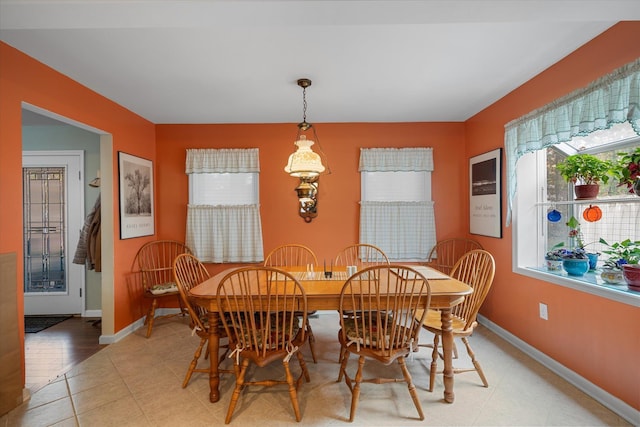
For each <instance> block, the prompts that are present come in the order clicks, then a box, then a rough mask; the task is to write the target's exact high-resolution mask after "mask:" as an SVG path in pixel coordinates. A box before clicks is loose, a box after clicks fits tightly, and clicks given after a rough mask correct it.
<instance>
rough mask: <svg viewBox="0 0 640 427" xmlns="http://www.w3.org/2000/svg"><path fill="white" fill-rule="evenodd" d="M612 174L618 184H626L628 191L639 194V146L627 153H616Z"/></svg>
mask: <svg viewBox="0 0 640 427" xmlns="http://www.w3.org/2000/svg"><path fill="white" fill-rule="evenodd" d="M617 155H618V159H617V160H616V162H615V163H614V165H613V166H614V167H613V176H614V177H615V178H616V179H617V180H618V182H619V184H618V186H621V185H626V186H627V189H628V190H629V193H631V194H635V195H637V196H640V147H636V148H635V150H634V151H631V152H629V153H624V152H622V153H617Z"/></svg>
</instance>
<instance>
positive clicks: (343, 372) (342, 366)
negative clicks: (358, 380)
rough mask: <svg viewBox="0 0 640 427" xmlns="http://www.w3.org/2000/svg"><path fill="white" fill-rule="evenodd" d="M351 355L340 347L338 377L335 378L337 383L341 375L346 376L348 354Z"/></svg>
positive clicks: (340, 379)
mask: <svg viewBox="0 0 640 427" xmlns="http://www.w3.org/2000/svg"><path fill="white" fill-rule="evenodd" d="M350 355H351V353H350V352H349V351H348V350H347V349H346V348H344V347H342V346H341V347H340V357H341V361H340V370H339V371H338V379H337V380H336V382H337V383H339V382H341V381H342V377H343V376H345V377H346V376H347V372H346V369H347V363H348V362H349V356H350Z"/></svg>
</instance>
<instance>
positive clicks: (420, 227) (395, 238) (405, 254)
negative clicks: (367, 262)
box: [359, 148, 436, 261]
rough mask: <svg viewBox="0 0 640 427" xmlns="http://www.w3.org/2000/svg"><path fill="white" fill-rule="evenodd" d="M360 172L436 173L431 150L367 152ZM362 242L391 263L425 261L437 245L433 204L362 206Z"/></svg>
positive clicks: (362, 152)
mask: <svg viewBox="0 0 640 427" xmlns="http://www.w3.org/2000/svg"><path fill="white" fill-rule="evenodd" d="M359 171H360V172H397V171H427V172H432V171H433V149H431V148H369V149H366V148H363V149H361V150H360V167H359ZM360 242H361V243H369V244H373V245H376V246H378V247H379V248H381V249H382V250H383V251H384V252H385V253H386V254H387V256H388V257H389V259H391V260H405V261H408V260H424V259H426V258H427V256H428V254H429V251H430V250H431V248H432V247H433V246H434V245H435V242H436V230H435V215H434V209H433V201H427V202H410V201H384V202H381V201H367V200H362V201H361V202H360Z"/></svg>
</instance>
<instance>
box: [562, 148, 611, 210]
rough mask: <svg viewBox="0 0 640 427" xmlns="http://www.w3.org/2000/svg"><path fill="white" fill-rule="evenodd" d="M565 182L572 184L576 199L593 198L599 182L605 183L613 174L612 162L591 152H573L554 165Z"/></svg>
mask: <svg viewBox="0 0 640 427" xmlns="http://www.w3.org/2000/svg"><path fill="white" fill-rule="evenodd" d="M556 169H557V170H558V172H560V175H562V177H563V178H564V179H565V181H567V182H571V183H573V184H574V192H575V194H576V199H577V200H585V199H595V198H596V197H597V196H598V192H599V191H600V183H603V184H606V183H607V182H608V181H609V177H610V176H611V175H612V174H613V164H612V163H611V162H609V161H608V160H601V159H599V158H597V157H596V156H593V155H591V154H574V155H571V156H569V157H567V158H566V159H564V161H562V162H559V163H558V164H557V165H556Z"/></svg>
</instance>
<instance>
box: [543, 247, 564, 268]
mask: <svg viewBox="0 0 640 427" xmlns="http://www.w3.org/2000/svg"><path fill="white" fill-rule="evenodd" d="M565 252H566V250H565V249H552V250H550V251H549V252H547V253H546V254H545V255H544V259H545V263H546V267H547V270H549V271H562V260H563V259H564V254H565Z"/></svg>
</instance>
